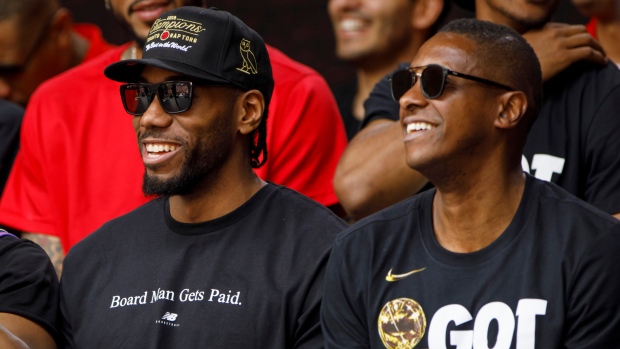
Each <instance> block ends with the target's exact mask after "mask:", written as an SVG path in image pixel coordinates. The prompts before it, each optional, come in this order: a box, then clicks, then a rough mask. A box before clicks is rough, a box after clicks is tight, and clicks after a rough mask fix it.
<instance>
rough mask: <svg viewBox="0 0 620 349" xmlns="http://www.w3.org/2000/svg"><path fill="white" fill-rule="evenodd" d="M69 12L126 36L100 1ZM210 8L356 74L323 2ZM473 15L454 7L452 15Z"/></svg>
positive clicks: (337, 78) (259, 0) (305, 59)
mask: <svg viewBox="0 0 620 349" xmlns="http://www.w3.org/2000/svg"><path fill="white" fill-rule="evenodd" d="M60 2H61V4H63V6H65V7H67V8H69V9H70V10H71V11H72V12H73V16H74V20H75V21H76V22H90V23H95V24H97V25H98V26H99V27H100V28H101V29H102V31H103V34H104V37H105V38H106V39H107V40H108V41H109V42H111V43H115V44H122V43H125V42H127V41H129V40H130V38H129V35H128V34H127V33H126V32H125V31H124V30H123V29H121V27H120V26H119V25H118V24H117V23H116V20H115V19H114V17H113V16H112V15H111V14H110V13H108V11H106V9H105V7H104V0H60ZM207 3H208V4H209V6H215V7H218V8H220V9H222V10H226V11H229V12H231V13H232V14H234V15H236V16H237V17H239V18H241V19H242V20H243V21H244V22H245V23H246V24H247V25H248V26H250V27H251V28H253V29H254V30H256V31H257V32H258V33H259V34H260V35H261V36H263V38H264V39H265V41H266V42H267V43H268V44H270V45H272V46H274V47H276V48H278V49H280V50H281V51H283V52H284V53H286V54H287V55H288V56H290V57H291V58H293V59H295V60H297V61H299V62H302V63H304V64H306V65H309V66H310V67H312V68H314V69H315V70H317V71H318V72H319V73H321V75H323V76H324V77H325V79H326V80H327V82H328V83H329V84H330V86H332V87H334V86H338V85H340V84H343V83H345V82H347V81H349V80H351V79H353V78H354V70H353V68H352V67H350V66H349V65H347V64H345V63H343V62H340V61H339V60H338V59H337V58H336V56H335V55H334V36H333V33H332V28H331V23H330V20H329V17H328V14H327V0H254V1H251V0H250V1H248V0H209V1H208V2H207ZM462 16H473V13H471V12H466V11H464V10H462V9H460V8H458V7H457V6H456V5H453V6H452V11H451V14H450V16H449V17H448V18H449V19H450V18H452V19H453V18H459V17H462ZM554 21H557V22H565V23H585V22H586V19H585V18H583V17H581V16H580V15H579V14H578V13H577V11H576V10H575V9H574V8H573V6H572V5H571V4H570V2H569V1H567V0H562V2H561V5H560V8H559V10H558V11H557V13H556V16H555V18H554Z"/></svg>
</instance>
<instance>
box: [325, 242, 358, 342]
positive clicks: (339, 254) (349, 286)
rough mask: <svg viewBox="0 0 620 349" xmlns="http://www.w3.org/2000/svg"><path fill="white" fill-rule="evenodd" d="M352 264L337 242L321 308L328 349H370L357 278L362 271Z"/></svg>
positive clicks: (328, 270) (331, 259)
mask: <svg viewBox="0 0 620 349" xmlns="http://www.w3.org/2000/svg"><path fill="white" fill-rule="evenodd" d="M341 234H344V233H341ZM353 264H357V263H355V262H353V260H352V258H351V253H346V252H345V251H343V248H342V245H341V244H340V243H339V242H338V240H337V241H336V243H335V244H334V248H333V250H332V255H331V257H330V259H329V262H328V264H327V272H326V276H325V287H324V292H323V304H322V305H321V327H322V328H323V335H324V337H325V348H327V349H345V348H348V349H350V348H369V344H368V343H369V334H368V328H367V326H366V321H365V319H366V314H365V309H366V305H365V303H364V294H363V293H362V291H361V287H363V285H364V284H365V283H364V282H362V281H360V280H357V279H356V277H357V275H361V274H362V273H364V271H363V267H362V266H361V265H359V264H358V265H353Z"/></svg>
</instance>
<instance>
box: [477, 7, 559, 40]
mask: <svg viewBox="0 0 620 349" xmlns="http://www.w3.org/2000/svg"><path fill="white" fill-rule="evenodd" d="M559 4H560V1H559V0H537V1H528V0H484V1H478V2H476V17H477V18H478V19H482V20H487V21H491V22H494V23H499V24H503V25H505V26H508V27H510V28H512V29H514V30H516V31H518V32H519V33H521V34H523V33H524V32H526V31H528V30H531V29H536V28H540V27H542V26H543V25H545V24H546V23H547V22H549V20H550V19H551V16H553V14H554V13H555V10H556V9H557V8H558V5H559Z"/></svg>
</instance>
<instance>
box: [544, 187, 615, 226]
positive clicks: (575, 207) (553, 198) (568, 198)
mask: <svg viewBox="0 0 620 349" xmlns="http://www.w3.org/2000/svg"><path fill="white" fill-rule="evenodd" d="M534 187H535V190H536V191H537V192H538V194H539V198H540V200H541V204H542V205H543V206H542V209H543V210H545V208H546V207H548V208H549V209H550V210H554V211H557V213H558V215H559V216H560V217H566V218H567V219H568V220H569V221H570V220H574V219H587V220H591V221H596V222H599V223H600V224H603V225H611V226H618V227H620V221H618V220H616V219H614V218H613V217H612V216H610V215H609V214H607V213H605V212H603V211H601V210H599V209H597V208H596V207H594V206H592V205H590V204H589V203H587V202H585V201H583V200H581V199H579V198H577V197H575V196H574V195H572V194H570V193H569V192H567V191H566V190H565V189H563V188H561V187H559V186H558V185H556V184H554V183H551V182H547V181H543V180H540V179H537V178H534ZM545 205H547V206H545Z"/></svg>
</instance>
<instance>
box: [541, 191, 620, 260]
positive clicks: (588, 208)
mask: <svg viewBox="0 0 620 349" xmlns="http://www.w3.org/2000/svg"><path fill="white" fill-rule="evenodd" d="M533 189H534V191H535V193H536V194H537V198H538V199H537V200H539V203H538V210H537V212H536V213H534V214H533V216H532V217H530V218H529V219H530V220H531V221H532V222H531V224H533V226H534V227H535V228H536V230H537V231H538V232H539V233H540V234H544V235H545V236H547V238H546V239H547V240H548V241H550V243H551V244H553V245H554V246H555V247H554V248H556V247H557V248H559V249H560V250H562V251H564V252H563V256H564V257H565V258H568V259H575V258H577V259H578V258H580V257H579V256H582V255H584V254H588V253H590V252H591V249H592V248H593V247H594V246H597V245H599V244H600V243H601V241H608V242H611V243H612V245H618V244H619V243H620V221H618V220H617V219H615V218H614V217H612V216H611V215H609V214H607V213H605V212H603V211H601V210H599V209H598V208H596V207H594V206H592V205H590V204H589V203H587V202H585V201H582V200H580V199H578V198H576V197H575V196H573V195H572V194H570V193H568V192H567V191H565V190H564V189H562V188H560V187H559V186H557V185H555V184H553V183H549V182H546V181H542V180H538V179H535V182H534V185H533ZM614 258H615V257H614Z"/></svg>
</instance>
